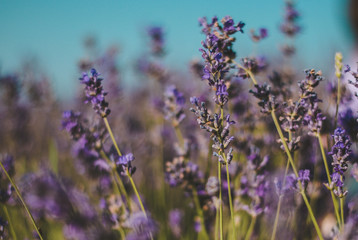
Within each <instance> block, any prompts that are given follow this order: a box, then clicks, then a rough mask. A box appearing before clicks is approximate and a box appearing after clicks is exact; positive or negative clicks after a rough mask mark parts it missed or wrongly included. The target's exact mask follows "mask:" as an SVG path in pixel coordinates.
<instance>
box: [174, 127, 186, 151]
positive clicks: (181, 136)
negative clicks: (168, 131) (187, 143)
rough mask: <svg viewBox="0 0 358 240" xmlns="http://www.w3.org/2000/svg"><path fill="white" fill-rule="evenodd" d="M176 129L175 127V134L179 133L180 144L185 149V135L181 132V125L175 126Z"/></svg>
mask: <svg viewBox="0 0 358 240" xmlns="http://www.w3.org/2000/svg"><path fill="white" fill-rule="evenodd" d="M174 129H175V134H176V135H177V139H178V141H179V145H180V147H182V148H183V149H184V138H183V135H182V134H181V131H180V128H179V126H178V125H177V126H175V127H174Z"/></svg>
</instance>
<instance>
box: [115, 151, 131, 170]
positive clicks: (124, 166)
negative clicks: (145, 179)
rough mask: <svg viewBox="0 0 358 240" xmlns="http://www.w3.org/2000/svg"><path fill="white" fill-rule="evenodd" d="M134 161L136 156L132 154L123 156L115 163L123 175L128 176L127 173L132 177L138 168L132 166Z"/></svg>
mask: <svg viewBox="0 0 358 240" xmlns="http://www.w3.org/2000/svg"><path fill="white" fill-rule="evenodd" d="M133 161H134V156H133V154H132V153H128V154H125V155H122V156H119V157H118V159H117V160H116V161H115V163H116V165H117V168H118V171H119V172H120V173H121V174H123V175H126V174H127V173H129V175H130V176H132V175H133V174H134V173H135V171H136V167H133V166H132V162H133Z"/></svg>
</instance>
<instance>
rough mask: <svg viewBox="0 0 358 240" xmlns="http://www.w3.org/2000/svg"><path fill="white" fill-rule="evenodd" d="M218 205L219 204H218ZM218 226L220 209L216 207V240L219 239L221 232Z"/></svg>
mask: <svg viewBox="0 0 358 240" xmlns="http://www.w3.org/2000/svg"><path fill="white" fill-rule="evenodd" d="M216 207H218V206H216ZM218 228H219V209H218V208H216V213H215V231H214V233H215V240H218V239H219V234H218V232H219V231H218Z"/></svg>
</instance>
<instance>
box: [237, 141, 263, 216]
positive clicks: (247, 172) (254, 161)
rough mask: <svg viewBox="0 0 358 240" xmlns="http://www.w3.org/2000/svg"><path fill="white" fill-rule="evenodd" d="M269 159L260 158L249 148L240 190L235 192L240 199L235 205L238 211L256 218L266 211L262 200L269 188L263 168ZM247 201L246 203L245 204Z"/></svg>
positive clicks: (254, 149) (255, 149)
mask: <svg viewBox="0 0 358 240" xmlns="http://www.w3.org/2000/svg"><path fill="white" fill-rule="evenodd" d="M268 160H269V157H268V156H265V157H263V158H261V157H260V153H259V150H258V149H257V148H255V147H252V148H251V153H250V154H249V155H248V156H247V166H246V168H245V169H244V172H243V176H242V177H241V189H240V190H238V191H237V195H238V196H239V197H240V200H239V199H236V201H235V204H236V207H237V208H238V209H241V210H244V211H246V212H247V213H248V214H250V215H251V216H253V217H256V216H258V215H260V214H261V213H263V212H264V211H266V210H267V208H266V206H265V203H264V198H265V195H266V192H267V190H268V187H269V182H268V181H267V180H266V174H265V172H263V168H264V167H265V166H266V164H267V163H268ZM248 200H249V202H248V203H245V202H247V201H248Z"/></svg>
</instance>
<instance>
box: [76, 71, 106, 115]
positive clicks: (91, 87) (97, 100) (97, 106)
mask: <svg viewBox="0 0 358 240" xmlns="http://www.w3.org/2000/svg"><path fill="white" fill-rule="evenodd" d="M91 75H92V76H88V74H87V73H86V72H84V73H83V74H82V77H81V78H80V80H81V83H82V84H85V85H86V86H85V94H86V100H85V103H89V102H90V103H91V104H92V107H93V109H94V110H95V111H96V113H98V114H99V115H100V116H101V117H103V118H105V117H107V116H108V115H109V114H110V112H111V110H110V109H109V108H108V102H106V100H105V99H104V97H105V96H106V95H107V93H106V92H105V91H104V90H103V86H102V80H103V79H102V78H100V77H99V75H100V74H99V73H98V72H97V71H96V69H94V68H92V69H91Z"/></svg>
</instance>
